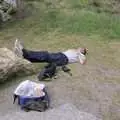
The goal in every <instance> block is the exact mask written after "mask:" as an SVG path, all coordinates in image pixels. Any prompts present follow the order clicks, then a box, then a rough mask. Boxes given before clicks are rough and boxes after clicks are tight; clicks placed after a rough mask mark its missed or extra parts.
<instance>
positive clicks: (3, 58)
mask: <svg viewBox="0 0 120 120" xmlns="http://www.w3.org/2000/svg"><path fill="white" fill-rule="evenodd" d="M32 73H35V67H34V66H33V64H32V63H30V62H29V61H27V60H25V59H22V58H19V57H17V56H16V55H15V54H14V52H12V51H11V50H9V49H7V48H0V83H2V82H4V81H6V80H10V79H11V77H13V76H15V75H29V74H32Z"/></svg>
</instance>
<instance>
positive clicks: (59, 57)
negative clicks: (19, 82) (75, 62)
mask: <svg viewBox="0 0 120 120" xmlns="http://www.w3.org/2000/svg"><path fill="white" fill-rule="evenodd" d="M23 57H24V58H25V59H27V60H29V61H31V62H46V63H55V64H56V66H64V65H67V64H68V58H67V56H65V55H64V54H63V53H61V52H58V53H49V52H48V51H29V50H26V49H23Z"/></svg>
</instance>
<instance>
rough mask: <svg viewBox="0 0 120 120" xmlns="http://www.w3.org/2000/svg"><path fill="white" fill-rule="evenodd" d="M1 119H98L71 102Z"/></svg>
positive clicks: (16, 113) (12, 114)
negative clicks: (43, 110)
mask: <svg viewBox="0 0 120 120" xmlns="http://www.w3.org/2000/svg"><path fill="white" fill-rule="evenodd" d="M0 118H1V119H2V120H8V119H9V120H16V119H17V120H100V119H98V118H96V117H95V116H94V115H92V114H89V113H87V112H81V111H79V110H78V109H77V108H76V107H75V106H74V105H73V104H68V103H67V104H64V105H61V106H60V107H58V108H54V109H50V110H47V111H46V112H28V113H27V112H15V113H11V114H7V115H5V116H1V117H0Z"/></svg>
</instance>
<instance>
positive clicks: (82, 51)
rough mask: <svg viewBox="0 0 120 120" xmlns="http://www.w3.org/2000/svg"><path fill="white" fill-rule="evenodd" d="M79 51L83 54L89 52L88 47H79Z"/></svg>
mask: <svg viewBox="0 0 120 120" xmlns="http://www.w3.org/2000/svg"><path fill="white" fill-rule="evenodd" d="M78 51H79V52H80V53H82V54H83V55H86V54H87V51H88V49H87V48H78Z"/></svg>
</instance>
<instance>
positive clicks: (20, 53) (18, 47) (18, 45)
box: [14, 39, 24, 58]
mask: <svg viewBox="0 0 120 120" xmlns="http://www.w3.org/2000/svg"><path fill="white" fill-rule="evenodd" d="M23 48H24V47H23V45H22V44H21V43H20V41H19V40H18V39H16V40H15V44H14V52H15V54H16V55H17V56H18V57H21V58H23V51H22V50H23Z"/></svg>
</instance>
